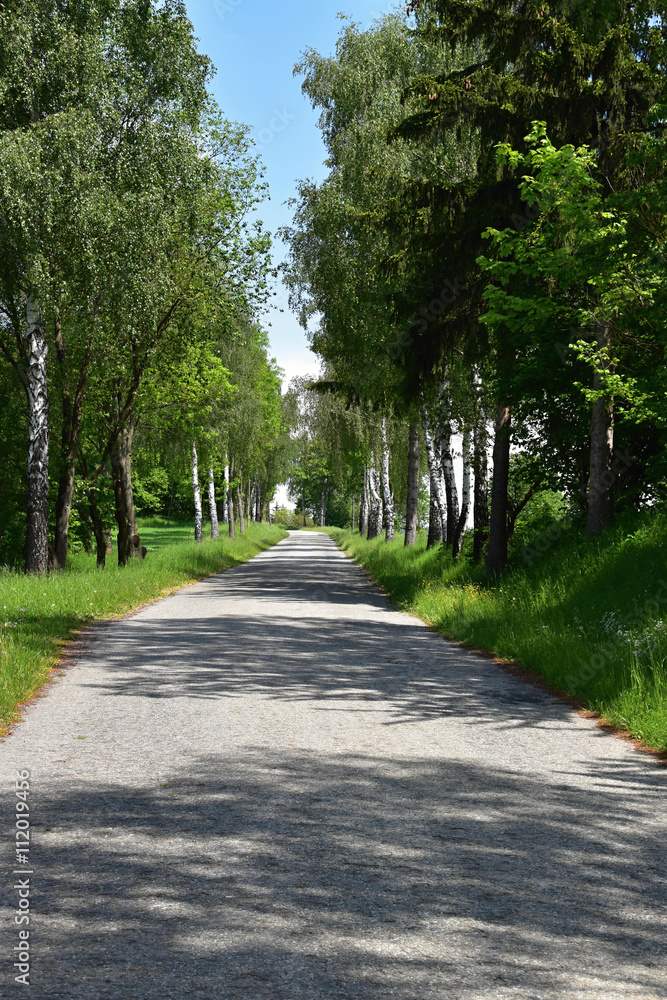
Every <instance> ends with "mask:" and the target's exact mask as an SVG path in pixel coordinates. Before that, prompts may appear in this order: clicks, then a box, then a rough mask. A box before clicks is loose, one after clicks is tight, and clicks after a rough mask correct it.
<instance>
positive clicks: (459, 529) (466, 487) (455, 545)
mask: <svg viewBox="0 0 667 1000" xmlns="http://www.w3.org/2000/svg"><path fill="white" fill-rule="evenodd" d="M462 452H463V481H462V487H461V513H460V514H459V519H458V522H457V524H456V527H455V529H454V537H453V538H452V555H453V556H454V558H456V557H457V556H458V555H459V554H460V552H461V548H462V544H463V536H464V535H465V530H466V524H467V522H468V513H469V511H470V484H471V472H472V468H471V466H472V434H471V431H470V426H469V425H468V424H466V425H465V426H464V428H463V446H462Z"/></svg>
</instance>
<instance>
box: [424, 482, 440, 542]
mask: <svg viewBox="0 0 667 1000" xmlns="http://www.w3.org/2000/svg"><path fill="white" fill-rule="evenodd" d="M441 541H442V515H441V513H440V507H439V506H438V502H437V500H436V499H435V490H434V489H433V483H431V496H430V502H429V509H428V540H427V542H426V548H427V549H432V548H433V546H434V545H438V544H439V543H440V542H441Z"/></svg>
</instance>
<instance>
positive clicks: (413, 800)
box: [31, 747, 667, 1000]
mask: <svg viewBox="0 0 667 1000" xmlns="http://www.w3.org/2000/svg"><path fill="white" fill-rule="evenodd" d="M619 766H620V765H618V766H617V765H615V766H614V767H613V768H612V769H611V770H610V771H607V769H606V767H605V768H603V769H602V770H601V772H600V775H599V778H600V788H599V790H597V791H596V790H593V791H591V789H590V788H587V789H582V788H577V787H575V786H568V785H566V784H564V783H563V782H561V781H559V778H558V776H554V780H553V781H549V780H548V779H545V778H544V776H540V777H539V779H538V778H535V777H534V776H530V777H524V776H521V775H517V774H516V773H512V772H509V771H506V770H503V769H500V768H491V767H486V766H483V765H481V764H476V763H460V762H458V763H457V762H449V761H445V762H443V761H439V760H432V759H427V758H424V759H417V760H415V759H397V758H392V759H390V760H384V759H381V758H378V757H374V756H370V755H366V756H364V755H349V754H341V755H337V756H334V757H331V756H328V755H324V754H317V753H305V752H286V751H285V752H271V751H268V750H267V748H266V747H257V748H256V749H255V748H252V747H250V748H245V749H244V750H243V751H242V752H240V753H238V754H235V755H229V756H224V755H211V756H208V757H201V758H198V759H193V760H192V761H191V762H188V763H187V764H184V765H183V767H182V769H181V770H180V771H179V772H177V773H174V774H172V775H171V776H169V777H168V778H167V779H165V781H164V784H163V786H162V787H154V788H151V787H143V788H137V789H128V788H124V787H123V786H121V785H116V786H113V785H108V786H106V785H101V784H99V783H93V782H84V783H82V784H81V785H80V786H79V787H71V788H70V789H69V791H67V790H65V791H62V790H61V791H60V792H59V793H58V794H57V795H55V794H54V795H53V797H51V796H50V795H49V791H48V783H47V784H46V786H45V787H44V788H43V790H42V791H41V792H40V793H39V795H38V796H36V801H35V802H34V803H33V812H34V814H35V815H36V816H39V827H37V828H36V829H35V831H34V837H35V839H34V855H33V864H34V867H35V869H36V872H37V875H38V877H37V879H36V880H35V884H36V886H37V895H36V896H35V897H34V898H33V900H32V909H33V913H34V915H35V928H36V930H35V940H36V946H35V960H34V966H33V982H34V985H33V988H32V990H31V996H34V997H38V998H40V1000H42V998H44V1000H46V998H47V997H48V998H49V1000H51V998H53V1000H55V998H63V997H67V998H68V1000H77V998H79V997H83V996H96V997H107V996H109V997H114V998H115V1000H129V998H132V1000H149V998H154V997H168V998H181V997H190V996H206V997H211V998H213V997H216V998H217V997H224V998H236V997H238V998H241V997H243V998H247V1000H250V998H265V997H266V998H271V1000H315V998H317V1000H320V998H322V1000H343V998H347V997H363V998H366V1000H385V998H387V997H395V998H400V1000H435V998H438V1000H441V998H445V997H446V998H448V1000H449V998H452V1000H457V998H458V1000H484V998H487V997H488V998H489V1000H491V998H493V1000H496V998H498V997H505V996H507V997H512V998H519V1000H528V998H539V1000H549V998H554V1000H555V998H559V1000H560V998H562V1000H566V998H567V1000H569V998H572V997H574V996H579V995H582V996H583V995H585V996H590V997H592V998H594V1000H611V998H616V997H618V998H619V1000H620V998H622V997H624V998H626V1000H629V998H630V997H634V996H637V997H639V996H641V997H646V998H654V1000H657V998H659V997H664V996H666V995H667V978H666V975H665V966H664V933H665V928H664V902H665V895H664V885H665V883H664V876H665V867H664V861H665V858H664V844H663V840H662V834H661V832H660V831H659V829H658V828H657V827H654V828H652V827H650V826H647V825H646V824H644V825H643V826H642V827H641V828H637V827H636V825H635V823H634V822H633V819H634V810H635V809H636V810H637V812H638V813H640V812H642V810H645V807H646V797H647V796H651V795H655V796H657V795H658V794H659V792H660V782H659V781H658V780H657V779H658V777H659V775H657V771H656V775H657V777H656V780H655V781H652V779H651V777H650V774H649V773H648V772H646V771H644V772H643V773H640V772H639V770H638V769H637V768H636V767H633V765H632V763H631V762H626V764H625V765H624V769H625V771H627V778H628V781H627V784H626V788H625V790H624V797H623V808H622V809H619V811H618V812H617V813H615V812H614V810H613V801H610V797H609V795H608V794H607V793H606V791H605V787H604V785H605V782H606V781H607V780H613V781H616V780H617V779H618V774H617V773H616V772H617V770H618V767H619ZM663 791H664V789H663ZM610 806H612V809H611V811H610ZM44 827H51V828H52V829H51V830H50V831H46V830H45V829H44ZM661 907H663V909H662V910H661V909H660V908H661ZM660 913H662V914H663V919H662V920H660V918H659V917H658V916H657V915H658V914H660ZM579 991H581V992H579Z"/></svg>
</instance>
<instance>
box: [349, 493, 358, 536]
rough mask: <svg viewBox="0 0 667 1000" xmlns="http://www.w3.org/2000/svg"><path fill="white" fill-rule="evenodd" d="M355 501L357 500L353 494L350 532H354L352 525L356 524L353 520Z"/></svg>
mask: <svg viewBox="0 0 667 1000" xmlns="http://www.w3.org/2000/svg"><path fill="white" fill-rule="evenodd" d="M356 499H357V498H356V497H355V495H354V493H353V494H352V527H351V528H350V531H354V525H355V523H356V521H355V518H354V504H355V501H356Z"/></svg>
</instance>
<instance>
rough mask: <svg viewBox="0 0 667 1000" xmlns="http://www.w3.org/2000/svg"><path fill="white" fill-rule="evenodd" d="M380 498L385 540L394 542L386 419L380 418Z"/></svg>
mask: <svg viewBox="0 0 667 1000" xmlns="http://www.w3.org/2000/svg"><path fill="white" fill-rule="evenodd" d="M382 496H383V498H384V520H385V539H386V541H388V542H393V540H394V521H395V519H396V515H395V510H394V496H393V494H392V492H391V483H390V482H389V445H388V443H387V418H386V417H383V418H382Z"/></svg>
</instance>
